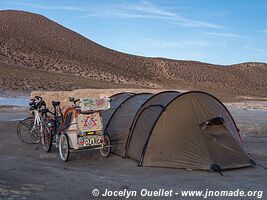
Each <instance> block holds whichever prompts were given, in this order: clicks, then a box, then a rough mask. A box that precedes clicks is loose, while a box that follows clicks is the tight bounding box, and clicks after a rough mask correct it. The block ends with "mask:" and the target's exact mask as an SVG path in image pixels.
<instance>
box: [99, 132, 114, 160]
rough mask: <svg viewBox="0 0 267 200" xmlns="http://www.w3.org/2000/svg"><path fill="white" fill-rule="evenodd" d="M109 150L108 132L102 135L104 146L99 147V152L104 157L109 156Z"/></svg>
mask: <svg viewBox="0 0 267 200" xmlns="http://www.w3.org/2000/svg"><path fill="white" fill-rule="evenodd" d="M110 152H111V147H110V137H109V135H108V133H106V134H105V135H104V146H103V149H100V154H101V156H102V157H104V158H106V157H108V156H109V154H110Z"/></svg>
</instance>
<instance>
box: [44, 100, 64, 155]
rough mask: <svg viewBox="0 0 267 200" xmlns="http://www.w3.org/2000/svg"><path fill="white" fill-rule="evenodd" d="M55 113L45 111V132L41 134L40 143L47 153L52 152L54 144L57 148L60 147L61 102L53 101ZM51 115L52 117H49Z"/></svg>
mask: <svg viewBox="0 0 267 200" xmlns="http://www.w3.org/2000/svg"><path fill="white" fill-rule="evenodd" d="M52 106H53V112H51V111H50V110H49V109H46V111H45V119H44V120H43V127H44V128H43V130H42V132H41V138H40V143H41V145H42V147H43V150H44V151H45V152H49V151H50V150H51V147H52V144H53V143H54V144H55V146H56V147H58V145H59V138H58V137H59V136H58V134H57V133H58V132H59V128H60V125H61V122H62V111H61V108H60V102H59V101H52ZM48 114H50V115H48Z"/></svg>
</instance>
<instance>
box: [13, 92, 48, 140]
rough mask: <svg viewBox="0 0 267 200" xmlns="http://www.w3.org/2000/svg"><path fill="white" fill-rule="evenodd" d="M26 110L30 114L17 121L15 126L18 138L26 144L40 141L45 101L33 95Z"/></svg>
mask: <svg viewBox="0 0 267 200" xmlns="http://www.w3.org/2000/svg"><path fill="white" fill-rule="evenodd" d="M28 110H29V112H30V114H31V115H32V116H30V117H28V118H26V119H24V120H22V121H20V122H19V124H18V126H17V135H18V138H19V139H20V140H21V141H23V142H25V143H27V144H38V143H40V134H41V132H42V131H43V124H42V122H43V118H44V115H45V113H46V110H47V109H46V103H45V102H44V101H43V99H42V97H40V96H35V97H34V98H33V99H31V100H30V103H29V107H28Z"/></svg>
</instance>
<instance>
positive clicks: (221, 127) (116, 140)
mask: <svg viewBox="0 0 267 200" xmlns="http://www.w3.org/2000/svg"><path fill="white" fill-rule="evenodd" d="M121 95H122V94H121ZM119 96H120V95H119ZM123 96H124V100H123V101H121V100H120V101H119V102H120V105H118V104H116V109H115V110H114V111H112V114H111V115H109V119H108V117H107V118H106V119H105V120H106V122H104V124H106V127H105V131H106V132H107V133H109V135H110V137H111V144H112V148H111V150H112V152H113V153H116V154H118V155H120V156H123V157H129V158H131V159H133V160H136V161H137V162H138V163H139V166H155V167H170V168H185V169H201V170H211V171H216V170H225V169H234V168H241V167H246V166H251V164H252V163H253V162H252V160H251V159H250V158H249V157H248V155H247V153H246V152H245V151H244V150H243V148H242V146H241V140H240V135H239V131H238V129H237V126H236V124H235V122H234V120H233V117H232V116H231V114H230V112H229V111H228V110H227V108H226V107H225V106H224V105H223V103H222V102H220V101H219V100H218V99H217V98H216V97H214V96H212V95H210V94H208V93H205V92H200V91H191V92H185V93H179V92H176V91H164V92H160V93H158V94H154V95H152V94H149V93H140V94H130V95H129V93H128V96H127V95H126V94H123ZM114 99H116V95H115V96H114ZM111 102H112V101H111ZM104 114H105V113H104Z"/></svg>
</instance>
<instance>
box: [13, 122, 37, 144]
mask: <svg viewBox="0 0 267 200" xmlns="http://www.w3.org/2000/svg"><path fill="white" fill-rule="evenodd" d="M33 124H34V118H33V117H28V118H26V119H24V120H22V121H20V123H19V124H18V126H17V135H18V138H19V139H20V140H21V141H22V142H25V143H27V144H38V143H39V141H40V131H39V130H38V129H37V128H34V126H33Z"/></svg>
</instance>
